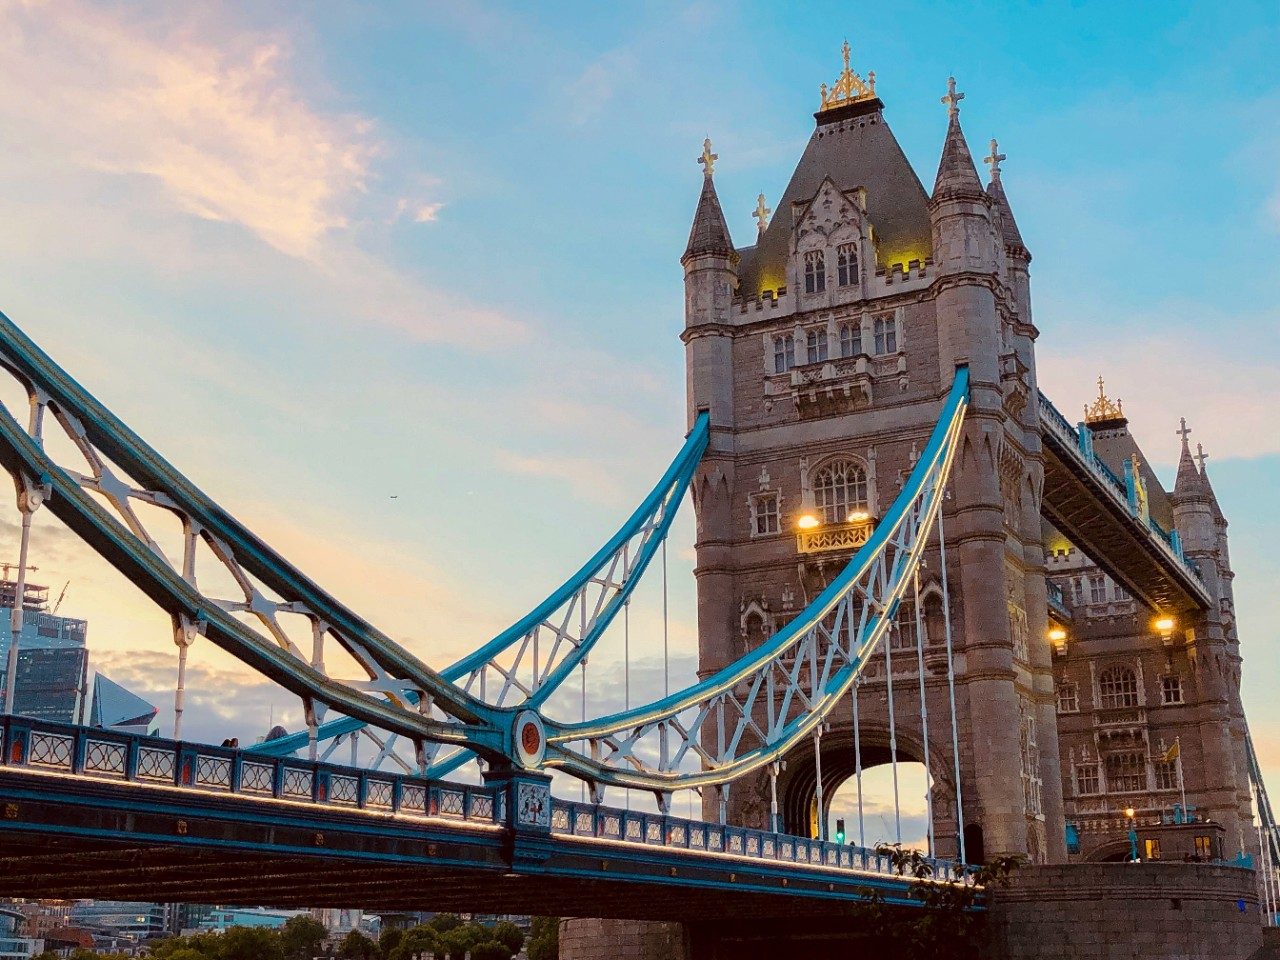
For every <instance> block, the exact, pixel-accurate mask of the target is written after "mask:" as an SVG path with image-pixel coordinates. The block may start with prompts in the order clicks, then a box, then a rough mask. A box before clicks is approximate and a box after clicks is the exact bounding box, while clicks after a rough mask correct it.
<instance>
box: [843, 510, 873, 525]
mask: <svg viewBox="0 0 1280 960" xmlns="http://www.w3.org/2000/svg"><path fill="white" fill-rule="evenodd" d="M844 519H845V522H847V523H866V522H867V521H868V520H870V519H871V514H869V513H867V511H865V510H854V511H853V512H852V513H850V514H849V515H848V516H847V517H845V518H844Z"/></svg>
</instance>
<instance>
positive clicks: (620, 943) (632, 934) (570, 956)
mask: <svg viewBox="0 0 1280 960" xmlns="http://www.w3.org/2000/svg"><path fill="white" fill-rule="evenodd" d="M687 941H688V935H687V934H686V932H685V927H684V924H681V923H649V922H645V921H640V920H592V919H585V918H584V919H580V920H562V921H561V922H560V960H689V957H690V951H689V948H688V942H687Z"/></svg>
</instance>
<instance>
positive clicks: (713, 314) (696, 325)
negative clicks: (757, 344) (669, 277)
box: [680, 138, 738, 426]
mask: <svg viewBox="0 0 1280 960" xmlns="http://www.w3.org/2000/svg"><path fill="white" fill-rule="evenodd" d="M718 159H719V157H718V156H717V155H716V154H715V153H713V152H712V150H711V140H710V138H708V139H706V140H704V141H703V142H702V153H701V155H700V156H699V157H698V163H700V164H702V194H701V195H700V196H699V197H698V209H697V210H696V211H695V213H694V215H693V226H692V227H691V228H690V230H689V243H688V244H687V245H686V246H685V251H684V256H682V257H681V258H680V262H681V264H682V265H683V266H684V294H685V335H684V341H685V345H686V346H685V349H686V351H687V352H688V354H689V357H688V363H689V364H690V366H691V367H697V368H699V369H701V370H702V371H703V372H704V373H705V374H706V375H705V376H703V377H700V378H698V379H697V380H696V381H694V380H691V381H690V392H689V424H690V426H692V424H693V421H694V420H695V419H696V418H697V415H698V412H699V411H700V410H709V411H710V412H711V422H712V423H713V424H717V423H727V422H729V421H730V420H731V419H732V403H733V389H732V384H733V358H732V350H731V344H732V334H731V331H730V329H729V328H728V326H727V324H728V323H729V309H730V306H731V305H732V303H733V296H734V293H735V291H736V290H737V287H738V273H737V263H738V255H737V253H735V252H734V249H733V239H732V238H731V237H730V235H729V226H728V224H727V223H726V222H725V219H724V211H723V210H722V209H721V208H720V198H719V197H718V196H716V184H715V177H714V173H715V163H716V160H718Z"/></svg>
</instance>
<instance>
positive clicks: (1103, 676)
mask: <svg viewBox="0 0 1280 960" xmlns="http://www.w3.org/2000/svg"><path fill="white" fill-rule="evenodd" d="M1098 695H1099V698H1100V703H1101V706H1102V708H1103V709H1104V710H1110V709H1114V708H1116V707H1136V706H1137V705H1138V675H1137V674H1135V673H1134V672H1133V671H1132V670H1131V669H1130V668H1128V667H1108V668H1107V669H1106V670H1103V671H1102V673H1100V674H1099V675H1098Z"/></svg>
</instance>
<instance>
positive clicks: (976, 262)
mask: <svg viewBox="0 0 1280 960" xmlns="http://www.w3.org/2000/svg"><path fill="white" fill-rule="evenodd" d="M963 99H964V94H963V93H957V92H956V79H955V77H949V78H947V95H946V96H944V97H943V98H942V102H943V103H944V104H946V107H947V138H946V142H945V143H944V144H943V147H942V162H941V163H939V164H938V178H937V181H936V182H935V184H934V188H933V196H932V197H931V198H930V199H929V219H930V221H931V222H932V227H933V259H934V266H935V270H936V272H937V275H938V277H939V278H940V279H943V278H946V279H948V280H949V279H950V278H953V277H954V278H955V282H954V283H952V282H948V283H947V284H945V285H944V287H943V288H942V289H941V290H940V291H939V293H938V298H937V314H938V364H939V367H940V372H941V373H942V376H943V382H944V383H946V382H947V381H948V380H949V378H950V376H951V373H952V371H954V370H955V368H956V366H957V365H958V364H962V363H964V364H968V366H969V379H970V383H971V384H973V385H975V386H976V385H979V384H981V385H984V386H988V387H990V388H991V389H992V391H993V394H992V396H993V397H994V396H995V391H1000V390H1002V389H1003V387H1002V386H1001V380H1000V377H1001V365H1000V364H1001V361H1000V353H1001V348H1002V344H1001V329H1000V316H999V312H998V311H997V309H996V302H995V295H994V292H993V288H992V285H993V281H996V280H997V279H998V277H999V273H1000V266H1001V262H1002V259H1003V258H1002V256H1001V254H1000V243H999V240H998V238H997V237H996V233H995V225H994V224H993V223H992V209H991V198H990V197H988V196H987V194H986V191H985V190H983V189H982V181H981V180H979V179H978V171H977V170H976V169H975V168H974V166H973V155H972V154H970V153H969V145H968V144H967V143H965V139H964V133H963V131H961V129H960V107H959V103H960V101H961V100H963Z"/></svg>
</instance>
